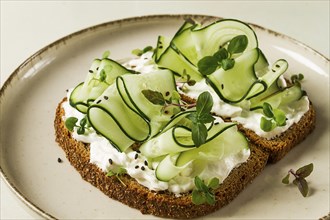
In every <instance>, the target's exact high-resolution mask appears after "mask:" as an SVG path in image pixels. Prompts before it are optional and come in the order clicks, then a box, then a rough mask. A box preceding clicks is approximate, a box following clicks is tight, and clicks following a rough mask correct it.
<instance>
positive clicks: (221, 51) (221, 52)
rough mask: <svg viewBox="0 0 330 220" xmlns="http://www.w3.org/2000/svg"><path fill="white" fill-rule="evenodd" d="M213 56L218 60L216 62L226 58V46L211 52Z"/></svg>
mask: <svg viewBox="0 0 330 220" xmlns="http://www.w3.org/2000/svg"><path fill="white" fill-rule="evenodd" d="M213 56H214V57H215V58H216V59H217V60H218V62H221V60H223V59H227V58H228V51H227V50H226V48H224V47H221V48H220V49H219V50H218V51H217V52H215V53H214V54H213Z"/></svg>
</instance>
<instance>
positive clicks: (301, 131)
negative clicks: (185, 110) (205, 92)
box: [181, 95, 316, 163]
mask: <svg viewBox="0 0 330 220" xmlns="http://www.w3.org/2000/svg"><path fill="white" fill-rule="evenodd" d="M181 96H182V99H184V100H186V101H187V102H189V103H195V102H196V100H195V99H193V98H190V97H188V96H186V95H181ZM224 120H225V121H231V120H230V118H225V119H224ZM315 123H316V113H315V109H314V106H313V104H312V103H311V102H310V105H309V110H308V111H307V112H306V113H305V114H304V115H303V117H302V118H301V119H300V120H299V122H298V123H295V124H293V125H292V126H291V127H290V128H289V129H288V130H286V131H285V132H283V133H282V134H281V135H279V136H277V137H275V138H273V139H266V138H263V137H260V136H259V135H257V134H256V133H255V132H254V131H252V130H250V129H247V128H244V127H243V125H241V124H238V129H239V130H240V131H241V132H242V133H243V134H244V135H245V136H246V137H247V138H248V139H249V140H250V141H251V142H252V143H253V144H254V145H256V146H258V147H259V148H261V149H263V150H264V151H266V152H268V153H269V159H268V162H269V163H276V162H277V161H279V160H281V159H282V158H283V157H284V156H285V155H286V154H287V153H288V152H289V151H290V150H291V149H292V148H293V147H295V146H296V145H298V144H299V143H300V142H302V141H303V140H304V139H305V138H306V137H307V136H308V135H309V134H310V133H311V132H312V131H313V130H314V128H315Z"/></svg>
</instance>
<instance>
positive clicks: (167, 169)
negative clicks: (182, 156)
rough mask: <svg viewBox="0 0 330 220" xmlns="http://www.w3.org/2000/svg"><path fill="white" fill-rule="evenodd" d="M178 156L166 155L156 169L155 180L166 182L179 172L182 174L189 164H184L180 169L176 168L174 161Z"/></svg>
mask: <svg viewBox="0 0 330 220" xmlns="http://www.w3.org/2000/svg"><path fill="white" fill-rule="evenodd" d="M178 155H179V154H174V155H170V154H168V155H167V156H166V157H165V158H164V159H163V160H162V161H161V162H160V163H159V164H158V166H157V168H156V171H155V173H156V178H157V179H158V180H160V181H164V182H168V181H170V180H171V179H172V178H174V177H175V176H177V175H178V174H179V173H180V172H182V171H183V170H184V169H185V168H186V167H187V166H188V165H189V164H185V165H184V166H182V167H178V166H176V165H175V164H176V159H177V157H178Z"/></svg>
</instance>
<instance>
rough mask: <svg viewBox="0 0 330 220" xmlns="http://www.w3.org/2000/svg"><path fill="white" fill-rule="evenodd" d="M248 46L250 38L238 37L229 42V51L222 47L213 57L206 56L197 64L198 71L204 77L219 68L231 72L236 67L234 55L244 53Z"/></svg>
mask: <svg viewBox="0 0 330 220" xmlns="http://www.w3.org/2000/svg"><path fill="white" fill-rule="evenodd" d="M247 45H248V38H247V36H245V35H238V36H236V37H234V38H233V39H231V40H230V41H229V44H228V47H227V49H226V48H225V47H220V48H219V50H218V51H217V52H215V53H214V54H213V55H212V56H205V57H203V58H202V59H200V60H199V61H198V63H197V67H198V71H199V72H200V73H201V74H202V75H209V74H211V73H213V72H214V71H215V70H216V69H217V68H220V67H222V68H223V69H224V70H229V69H231V68H233V67H234V65H235V60H234V58H233V55H234V54H238V53H242V52H243V51H244V50H245V49H246V47H247Z"/></svg>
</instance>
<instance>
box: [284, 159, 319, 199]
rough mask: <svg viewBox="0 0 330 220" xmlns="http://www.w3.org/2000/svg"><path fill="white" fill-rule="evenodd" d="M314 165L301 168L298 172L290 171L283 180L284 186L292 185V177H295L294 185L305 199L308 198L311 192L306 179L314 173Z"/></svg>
mask: <svg viewBox="0 0 330 220" xmlns="http://www.w3.org/2000/svg"><path fill="white" fill-rule="evenodd" d="M313 168H314V165H313V163H310V164H308V165H306V166H303V167H300V168H299V169H298V170H297V171H296V172H295V171H294V170H293V169H290V170H289V171H288V174H287V175H286V176H285V177H284V178H283V179H282V183H283V184H289V183H290V180H289V178H290V175H293V176H294V178H295V179H294V180H293V181H292V183H293V184H294V185H296V186H297V187H298V189H299V191H300V193H301V194H302V195H303V197H306V196H307V194H308V191H309V188H308V184H307V181H306V179H305V178H306V177H308V176H309V175H310V174H311V173H312V171H313Z"/></svg>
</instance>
